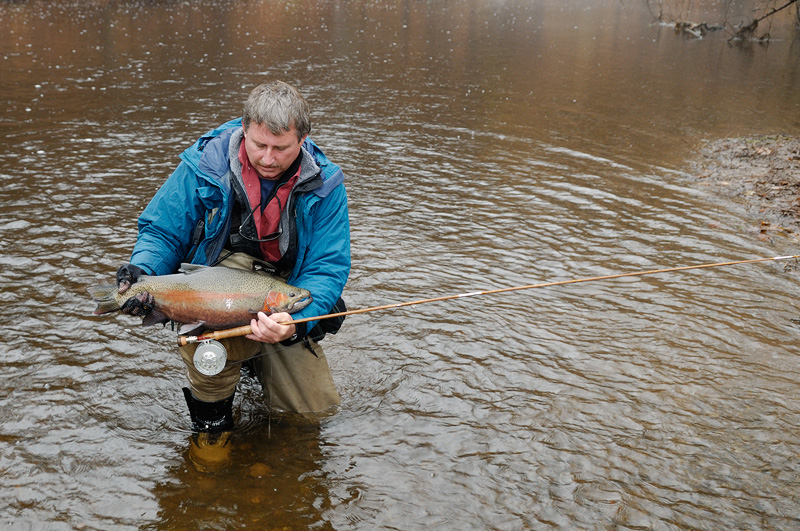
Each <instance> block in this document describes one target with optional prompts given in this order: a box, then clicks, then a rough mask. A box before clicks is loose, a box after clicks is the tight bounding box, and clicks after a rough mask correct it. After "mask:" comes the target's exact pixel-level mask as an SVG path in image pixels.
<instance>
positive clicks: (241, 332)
mask: <svg viewBox="0 0 800 531" xmlns="http://www.w3.org/2000/svg"><path fill="white" fill-rule="evenodd" d="M798 258H800V255H797V254H796V255H789V256H774V257H771V258H752V259H749V260H735V261H731V262H717V263H713V264H698V265H690V266H681V267H669V268H665V269H651V270H648V271H634V272H631V273H617V274H613V275H601V276H596V277H587V278H577V279H571V280H557V281H553V282H543V283H541V284H528V285H525V286H515V287H511V288H500V289H492V290H485V291H472V292H468V293H460V294H458V295H446V296H444V297H433V298H430V299H420V300H415V301H408V302H398V303H396V304H387V305H385V306H373V307H370V308H361V309H358V310H348V311H346V312H339V313H330V314H326V315H320V316H317V317H306V318H303V319H297V320H296V321H294V320H293V321H288V322H281V323H278V324H282V325H289V324H297V323H306V322H309V321H318V320H320V319H328V318H331V317H343V316H346V315H356V314H360V313H367V312H376V311H379V310H389V309H393V308H403V307H406V306H415V305H418V304H427V303H429V302H439V301H448V300H453V299H461V298H465V297H476V296H478V295H494V294H497V293H508V292H512V291H522V290H528V289H536V288H546V287H550V286H564V285H567V284H578V283H581V282H597V281H600V280H611V279H615V278H624V277H640V276H644V275H655V274H659V273H673V272H677V271H689V270H692V269H708V268H713V267H725V266H732V265H741V264H754V263H757V262H770V261H781V260H795V261H796V260H797V259H798ZM250 333H252V329H251V328H250V325H245V326H240V327H238V328H230V329H227V330H215V331H210V332H207V333H205V334H201V335H198V336H178V345H180V346H184V345H188V344H192V343H201V342H205V341H210V340H219V339H225V338H229V337H240V336H245V335H247V334H250Z"/></svg>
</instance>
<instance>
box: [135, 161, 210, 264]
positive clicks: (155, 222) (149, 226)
mask: <svg viewBox="0 0 800 531" xmlns="http://www.w3.org/2000/svg"><path fill="white" fill-rule="evenodd" d="M200 187H201V185H200V184H199V183H198V182H197V178H196V177H195V174H194V172H192V171H191V170H190V169H189V166H188V165H187V164H186V163H185V162H181V163H180V164H179V165H178V167H177V168H176V170H175V171H174V172H173V173H172V175H170V177H169V178H168V179H167V181H166V182H165V183H164V184H163V185H162V186H161V188H160V189H159V190H158V192H156V194H155V196H153V199H151V200H150V203H149V204H148V205H147V207H146V208H145V209H144V212H142V215H141V216H140V217H139V236H138V238H137V240H136V245H135V246H134V248H133V252H132V254H131V263H132V264H134V265H137V266H139V267H141V268H143V269H145V270H147V271H149V272H150V273H151V274H154V275H168V274H171V273H174V272H176V271H177V270H178V268H179V267H180V264H181V262H182V261H183V259H184V257H185V256H186V254H187V253H188V251H189V246H190V245H191V242H192V235H193V232H194V230H195V227H197V225H198V222H199V221H200V220H202V219H203V216H204V212H205V208H204V206H203V204H202V202H201V201H200V198H199V197H198V191H199V190H198V189H199V188H200Z"/></svg>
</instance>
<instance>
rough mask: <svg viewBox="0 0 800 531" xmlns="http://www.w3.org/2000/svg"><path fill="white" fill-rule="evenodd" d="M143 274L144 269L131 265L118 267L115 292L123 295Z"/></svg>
mask: <svg viewBox="0 0 800 531" xmlns="http://www.w3.org/2000/svg"><path fill="white" fill-rule="evenodd" d="M145 274H146V273H145V271H144V269H142V268H141V267H139V266H135V265H133V264H125V265H124V266H122V267H120V268H119V269H117V291H118V292H119V293H125V292H126V291H128V288H130V287H131V285H133V284H135V283H136V282H137V281H138V280H139V277H141V276H142V275H145ZM128 302H130V301H128ZM134 315H136V314H134Z"/></svg>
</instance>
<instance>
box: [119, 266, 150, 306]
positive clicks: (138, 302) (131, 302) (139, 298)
mask: <svg viewBox="0 0 800 531" xmlns="http://www.w3.org/2000/svg"><path fill="white" fill-rule="evenodd" d="M137 269H138V268H137ZM155 303H156V301H155V299H154V298H153V296H152V295H150V294H149V293H147V292H146V291H143V292H141V293H139V294H138V295H134V296H133V297H131V298H130V299H128V300H127V301H125V304H123V305H122V308H120V309H119V311H121V312H122V313H127V314H128V315H136V316H139V317H144V316H145V315H147V314H148V313H150V312H152V311H153V306H155Z"/></svg>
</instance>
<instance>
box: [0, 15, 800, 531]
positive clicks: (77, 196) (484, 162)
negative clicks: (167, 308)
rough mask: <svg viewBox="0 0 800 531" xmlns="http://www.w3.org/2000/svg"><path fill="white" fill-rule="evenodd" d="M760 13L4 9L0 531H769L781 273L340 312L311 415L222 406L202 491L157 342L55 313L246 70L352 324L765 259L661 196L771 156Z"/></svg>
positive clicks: (704, 210)
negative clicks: (227, 416)
mask: <svg viewBox="0 0 800 531" xmlns="http://www.w3.org/2000/svg"><path fill="white" fill-rule="evenodd" d="M781 3H782V2H781ZM683 4H687V3H683ZM665 5H666V3H665ZM692 5H693V6H694V7H693V8H692V11H691V12H685V13H683V16H684V18H687V19H690V20H695V21H702V20H706V21H709V22H721V21H723V19H724V20H727V21H729V22H731V23H733V22H738V21H741V20H743V18H742V14H744V13H747V12H748V8H747V5H745V4H737V3H735V2H706V5H707V6H708V7H707V9H706V10H705V11H703V10H700V9H699V8H698V7H696V5H695V3H693V4H692ZM789 15H791V17H793V16H794V13H793V12H792V13H791V14H787V15H786V16H784V17H783V18H781V19H779V20H777V21H776V22H774V23H773V25H772V26H771V27H769V28H768V29H769V31H770V34H771V36H772V38H773V40H772V41H771V42H770V43H769V45H760V44H756V43H741V44H729V43H727V42H726V40H727V37H728V35H727V34H724V33H720V34H714V35H710V36H707V37H706V38H704V39H692V38H687V37H686V36H682V35H677V34H675V33H674V31H673V30H672V29H671V28H670V27H666V26H663V25H658V24H654V23H653V16H652V14H651V12H650V10H649V9H648V8H647V6H646V5H645V4H644V3H643V2H618V1H613V0H605V1H603V0H600V1H593V2H592V1H588V0H569V1H564V2H562V1H558V0H542V1H522V0H508V1H503V0H492V1H490V0H480V1H479V0H468V1H464V2H449V1H443V0H429V1H419V0H411V1H396V2H380V1H379V2H369V1H354V2H344V1H311V0H297V1H285V2H278V1H270V0H246V1H241V2H235V1H232V0H222V1H211V0H203V1H201V0H186V1H139V2H125V1H121V0H120V1H113V0H110V1H99V0H98V1H94V2H88V1H87V2H62V1H53V2H44V1H31V2H24V1H16V2H9V1H3V2H1V3H0V90H1V91H2V100H3V101H2V103H3V106H2V107H3V108H2V110H1V111H0V132H1V134H0V179H2V188H1V189H0V237H2V247H1V248H0V290H1V291H0V301H1V302H2V304H0V325H2V339H0V367H1V368H0V406H1V407H2V412H3V414H2V417H0V479H1V481H0V528H1V529H9V530H56V531H60V530H73V529H78V530H109V529H113V530H153V531H155V530H173V529H174V530H182V529H198V530H227V529H258V530H261V529H264V530H269V529H279V530H285V529H336V530H343V529H348V530H349V529H358V530H373V529H392V530H416V529H457V530H527V529H620V530H623V529H624V530H633V529H653V530H678V529H687V530H688V529H709V530H711V529H713V530H717V529H719V530H730V529H750V530H755V529H769V530H773V529H780V530H790V529H800V479H798V478H799V477H800V357H799V356H798V354H800V349H799V348H798V339H800V325H798V324H797V322H796V320H797V319H800V300H798V296H800V272H798V270H797V268H796V266H795V265H794V264H791V263H788V264H784V263H783V262H777V261H773V262H767V263H759V264H751V265H743V266H731V267H726V268H713V269H703V270H694V271H687V272H680V273H670V274H662V275H652V276H643V277H630V278H622V279H617V280H608V281H598V282H588V283H581V284H574V285H569V286H555V287H550V288H542V289H535V290H528V291H519V292H514V293H505V294H499V295H492V296H482V297H470V298H464V299H458V300H455V301H448V302H441V303H430V304H425V305H418V306H413V307H408V308H401V309H395V310H388V311H383V312H374V313H369V314H363V315H356V316H351V317H349V318H348V319H347V321H346V322H345V325H344V327H343V329H342V331H341V332H340V333H339V334H338V335H337V336H335V337H331V338H328V339H326V340H325V345H326V352H327V354H328V357H329V359H330V362H331V367H332V371H333V376H334V379H335V381H336V383H337V386H338V387H339V390H340V392H341V395H342V406H341V408H340V409H339V410H338V411H336V412H335V413H334V414H332V415H330V416H327V417H325V418H323V419H321V421H320V422H319V423H318V424H309V423H307V422H301V421H299V420H298V419H293V418H290V417H276V416H272V417H270V416H269V415H268V413H267V411H266V409H265V407H264V406H263V404H262V403H261V402H260V390H259V388H258V387H257V385H256V384H255V383H253V382H252V381H249V380H246V381H244V382H243V384H242V385H241V388H240V390H239V393H237V398H236V403H235V415H236V421H237V425H238V429H237V431H236V432H235V434H234V436H233V439H232V442H231V444H232V454H231V462H230V463H229V465H228V466H227V467H226V468H225V469H223V470H221V471H219V472H217V473H213V474H209V473H202V472H200V471H198V470H196V469H195V468H194V467H193V465H192V464H191V463H190V461H189V460H188V458H187V452H188V448H189V435H190V434H189V431H188V429H189V417H188V412H187V410H186V405H185V403H184V400H183V396H182V393H181V390H180V389H181V387H182V386H183V385H185V376H184V374H183V369H182V364H181V361H180V358H179V356H178V355H177V351H176V348H175V347H174V343H175V338H174V334H173V332H171V331H170V330H169V329H166V330H165V329H161V328H141V327H139V326H138V323H137V320H136V319H134V318H131V317H127V316H121V315H120V316H104V317H95V316H92V315H91V311H92V309H93V307H94V305H93V303H92V302H91V300H90V298H89V296H88V294H87V293H86V288H87V287H88V286H90V285H94V284H101V283H108V282H110V281H112V280H113V276H114V271H115V270H116V268H117V267H118V266H119V265H120V264H121V263H124V262H125V261H126V260H127V258H128V256H129V252H130V250H131V248H132V246H133V243H134V241H135V237H136V217H137V216H138V214H139V213H140V211H141V210H142V208H143V207H144V206H145V205H146V203H147V201H148V200H149V199H150V197H151V196H152V194H153V193H154V192H155V190H156V189H157V187H158V186H159V185H160V184H161V183H162V182H163V180H164V179H165V178H166V177H167V176H168V174H169V173H170V172H171V171H172V169H173V168H174V166H175V165H176V164H177V162H178V161H177V155H178V153H179V152H180V151H182V150H183V149H184V148H185V147H186V146H187V145H188V144H189V143H191V142H193V141H194V140H195V139H196V138H197V137H198V136H200V135H202V134H203V133H205V132H206V131H207V130H209V129H211V128H213V127H214V126H216V125H217V124H219V123H221V122H224V121H227V120H229V119H231V118H234V117H236V116H238V115H239V113H240V108H241V103H242V101H243V100H244V98H245V96H246V94H247V93H248V92H249V90H250V89H251V88H252V87H253V86H255V85H256V84H258V83H260V82H263V81H265V80H269V79H275V78H279V79H283V80H286V81H288V82H290V83H292V84H295V85H296V86H297V87H298V88H299V89H300V90H301V92H303V93H304V95H305V96H306V98H307V99H308V100H309V102H310V104H311V106H312V110H313V115H314V120H315V125H314V130H313V132H312V137H313V138H314V139H315V140H316V141H317V142H318V143H319V144H320V145H322V146H323V148H324V149H325V150H326V152H327V154H328V155H329V156H330V157H331V158H332V159H333V160H335V161H337V162H339V163H340V164H341V165H342V167H343V168H344V170H345V172H346V174H347V175H348V181H347V187H348V195H349V198H350V215H351V224H352V240H353V242H352V243H353V249H352V250H353V270H352V274H351V277H350V281H349V283H348V285H347V288H346V290H345V298H346V299H347V302H348V305H349V306H350V307H351V308H365V307H369V306H377V305H385V304H392V303H398V302H404V301H411V300H416V299H421V298H427V297H437V296H445V295H453V294H458V293H463V292H470V291H476V290H491V289H498V288H505V287H511V286H519V285H526V284H534V283H540V282H548V281H556V280H568V279H577V278H582V277H589V276H596V275H606V274H614V273H624V272H634V271H641V270H649V269H657V268H666V267H675V266H686V265H694V264H703V263H715V262H722V261H728V260H740V259H749V258H757V257H773V256H782V255H787V254H795V253H796V252H798V251H799V250H800V249H798V244H797V241H796V240H795V239H793V238H792V237H791V236H790V235H782V234H781V233H777V232H776V233H774V234H771V235H768V236H769V237H764V236H763V235H760V234H759V231H758V225H759V221H758V220H757V219H753V218H751V217H749V216H748V215H747V213H746V212H745V210H744V209H743V208H742V207H741V206H740V205H738V204H737V203H734V202H730V201H729V200H725V199H722V198H719V197H717V196H716V195H715V193H714V191H713V190H712V189H711V188H710V187H703V186H698V185H697V184H696V183H695V182H694V181H693V180H692V179H691V178H690V176H689V175H688V174H687V173H686V168H687V167H688V166H687V161H688V160H690V159H691V158H692V157H694V156H696V148H697V146H699V145H700V143H701V142H702V141H704V140H713V139H717V138H722V137H732V136H740V135H753V134H791V135H798V134H800V39H798V36H797V35H796V34H793V31H792V28H791V24H790V21H791V18H790V16H789ZM762 27H763V28H764V29H765V30H766V29H767V27H766V25H764V26H762Z"/></svg>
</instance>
